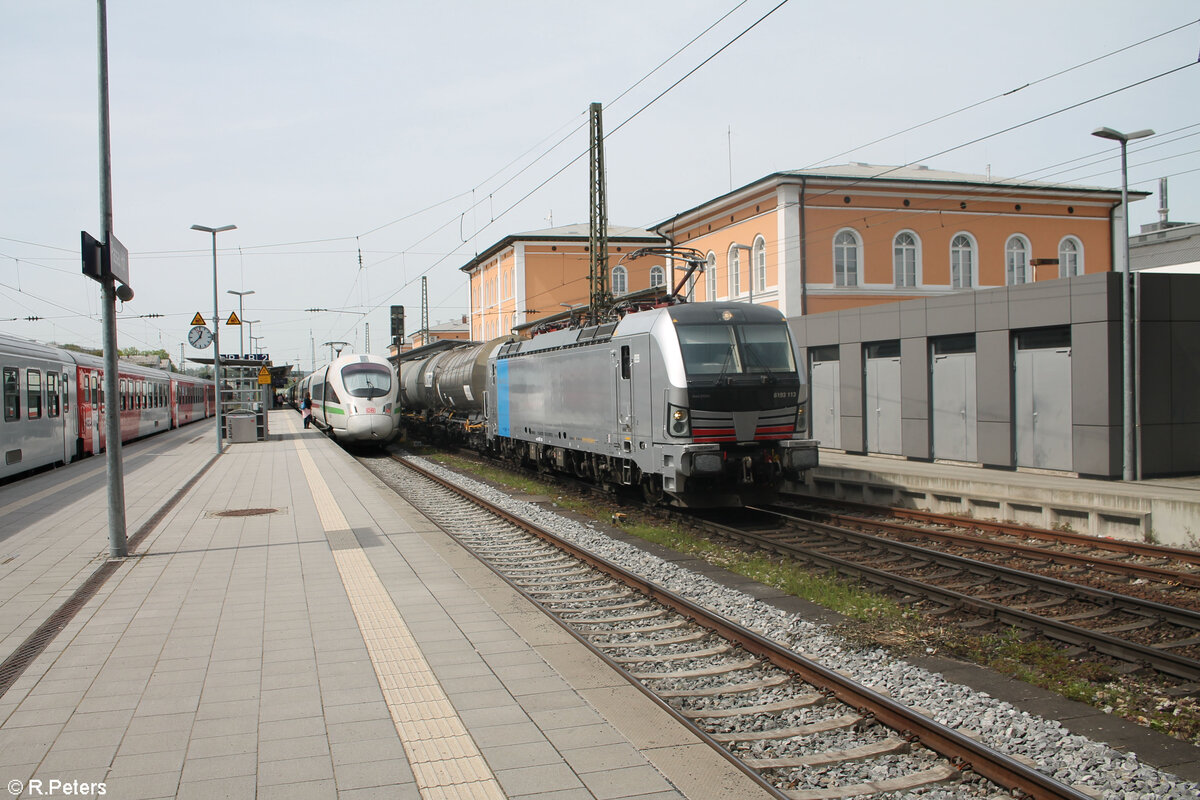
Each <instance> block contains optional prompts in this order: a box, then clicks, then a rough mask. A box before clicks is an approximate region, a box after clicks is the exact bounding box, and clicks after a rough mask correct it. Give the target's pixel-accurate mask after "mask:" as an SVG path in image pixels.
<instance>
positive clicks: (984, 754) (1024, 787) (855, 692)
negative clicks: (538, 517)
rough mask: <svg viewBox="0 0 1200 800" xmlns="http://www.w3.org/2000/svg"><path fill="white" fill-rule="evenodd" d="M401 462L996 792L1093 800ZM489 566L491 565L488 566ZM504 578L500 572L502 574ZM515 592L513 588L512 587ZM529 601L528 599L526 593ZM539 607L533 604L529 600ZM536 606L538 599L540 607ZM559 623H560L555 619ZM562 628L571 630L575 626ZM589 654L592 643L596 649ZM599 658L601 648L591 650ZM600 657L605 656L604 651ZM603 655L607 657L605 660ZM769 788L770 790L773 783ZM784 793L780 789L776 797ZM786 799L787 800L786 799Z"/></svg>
mask: <svg viewBox="0 0 1200 800" xmlns="http://www.w3.org/2000/svg"><path fill="white" fill-rule="evenodd" d="M395 458H396V460H397V461H399V462H400V463H402V464H404V466H405V467H408V468H410V469H413V470H414V471H416V472H418V473H419V474H421V475H423V476H425V477H427V478H429V479H431V480H433V481H435V482H436V483H438V484H440V485H441V486H444V487H445V488H447V489H449V490H450V491H453V492H454V493H456V494H458V495H459V496H461V497H463V498H465V499H467V500H469V501H471V502H473V503H476V504H478V505H480V506H481V507H483V508H486V509H487V510H488V511H490V512H491V513H493V514H495V515H496V516H498V517H500V518H501V519H504V520H505V521H506V522H509V523H511V524H513V525H515V526H517V527H519V528H521V529H522V530H525V531H527V532H529V533H531V534H533V535H535V536H537V537H538V538H540V539H543V540H545V541H547V542H550V543H551V544H553V545H554V546H555V547H559V548H562V549H564V550H566V551H567V552H569V553H571V554H572V555H573V556H575V557H576V558H579V559H580V560H581V561H584V562H585V563H587V564H589V565H590V566H592V567H594V568H596V569H597V570H599V571H601V572H603V573H604V574H606V575H609V576H610V577H612V578H614V579H616V580H618V581H620V582H622V583H625V584H627V585H630V586H633V587H634V588H636V589H637V590H638V591H641V592H643V593H644V594H646V595H647V596H649V597H651V598H653V599H655V600H657V601H658V602H660V603H662V604H663V605H666V606H668V607H670V608H672V609H674V610H675V611H677V612H678V613H680V614H682V615H684V616H686V617H688V618H690V619H692V620H693V621H694V622H696V623H697V624H699V625H701V626H703V627H706V628H709V629H710V630H712V631H714V632H716V633H717V634H718V635H721V636H724V637H725V638H727V639H729V640H731V641H734V642H736V643H738V644H739V645H741V646H742V647H744V648H745V649H746V650H747V651H748V652H751V653H753V654H755V655H757V656H759V657H761V658H763V659H765V660H766V661H769V662H770V663H772V664H774V665H775V666H777V667H779V668H780V669H783V670H785V671H787V672H791V673H793V674H796V675H798V676H799V677H800V678H801V679H803V680H805V681H806V682H808V683H810V684H812V685H813V686H815V687H817V688H819V689H822V690H824V691H828V692H829V693H830V694H832V695H833V696H834V697H836V698H837V699H838V700H840V701H841V702H843V703H845V704H847V705H849V706H851V707H852V708H854V709H856V710H858V711H859V712H860V713H862V714H864V715H870V716H871V717H873V718H875V719H876V720H878V721H879V722H880V723H881V724H883V725H885V726H887V727H889V728H891V729H892V730H894V731H897V732H899V733H900V734H902V735H903V736H904V737H905V738H907V739H909V740H915V741H918V742H920V743H921V744H923V745H925V746H926V747H928V748H929V749H930V750H933V751H934V752H936V753H938V754H940V755H941V756H943V757H944V758H947V759H949V761H950V762H951V764H952V765H953V766H955V767H956V768H957V769H959V770H966V769H970V770H972V771H974V772H976V773H977V774H979V775H981V776H983V777H985V778H987V779H988V780H990V781H992V782H993V783H996V784H997V785H999V786H1001V787H1003V788H1005V789H1007V790H1008V791H1011V792H1021V793H1024V795H1026V796H1027V797H1029V798H1031V799H1032V800H1091V799H1090V796H1089V795H1087V794H1084V793H1083V792H1080V791H1079V790H1077V789H1075V788H1073V787H1071V786H1068V785H1066V784H1064V783H1062V782H1060V781H1058V780H1055V779H1054V778H1052V777H1051V776H1049V775H1046V774H1045V773H1043V772H1040V771H1039V770H1037V769H1034V768H1033V767H1030V766H1027V765H1026V764H1024V763H1022V762H1021V761H1019V760H1017V759H1015V758H1013V757H1012V756H1009V755H1007V754H1005V753H1001V752H1000V751H998V750H994V749H992V748H990V747H988V746H987V745H985V744H983V743H981V742H978V741H976V740H975V739H972V738H971V737H969V736H966V735H964V734H962V733H959V732H958V731H956V730H954V729H952V728H949V727H947V726H945V725H942V724H941V723H939V722H937V721H936V720H932V719H930V718H928V717H926V716H924V715H923V714H920V713H918V712H916V711H914V710H912V709H910V708H908V707H906V706H904V705H902V704H901V703H898V702H896V701H895V700H892V699H891V698H889V697H886V696H884V695H882V694H880V693H878V692H875V691H873V690H871V689H868V688H867V687H865V686H861V685H860V684H858V683H856V682H855V681H853V680H851V679H850V678H847V677H845V676H843V675H840V674H839V673H837V672H835V671H833V670H830V669H828V668H826V667H824V666H822V665H821V664H818V663H817V662H815V661H813V660H811V659H808V658H805V657H804V656H801V655H799V654H798V653H794V652H792V651H790V650H788V649H786V648H784V647H783V646H782V645H780V644H777V643H776V642H774V641H772V640H770V639H767V638H765V637H763V636H761V635H760V634H757V633H755V632H754V631H752V630H750V629H748V628H745V627H743V626H741V625H738V624H736V623H733V622H730V621H729V620H727V619H724V618H722V617H721V616H719V615H718V614H716V613H715V612H713V611H710V610H709V609H707V608H705V607H704V606H701V605H699V604H697V603H695V602H693V601H691V600H688V599H687V598H685V597H683V596H681V595H677V594H675V593H674V592H671V591H670V590H667V589H664V588H662V587H660V586H657V585H656V584H654V583H651V582H650V581H648V580H647V579H645V578H643V577H641V576H640V575H637V574H635V573H633V572H630V571H628V570H626V569H625V568H623V567H621V566H619V565H617V564H614V563H612V562H610V561H608V560H607V559H604V558H602V557H600V556H596V555H594V554H592V553H590V552H588V551H587V550H584V549H582V548H580V547H579V546H577V545H575V544H573V543H571V542H568V541H566V540H564V539H561V538H559V537H558V536H555V535H554V534H553V533H550V532H549V531H545V530H543V529H541V528H539V527H538V526H537V525H535V524H533V523H531V522H529V521H528V520H525V519H522V518H521V517H518V516H516V515H514V514H511V513H510V512H508V511H505V510H504V509H502V508H499V507H497V506H495V505H493V504H491V503H488V502H487V501H486V500H483V499H482V498H478V497H476V496H474V495H472V494H471V493H470V492H468V491H466V490H465V489H462V488H461V487H459V486H456V485H454V484H453V483H451V482H449V481H447V480H444V479H442V478H441V477H439V476H437V475H435V474H433V473H431V472H429V471H428V470H426V469H424V468H422V467H421V466H420V465H418V464H414V463H413V462H411V461H409V460H408V459H404V458H402V457H395ZM485 563H486V562H485ZM497 574H499V573H497ZM510 585H511V584H510ZM522 594H524V595H525V596H526V597H529V595H528V594H526V593H525V592H523V591H522ZM530 599H531V600H533V598H532V597H530ZM534 602H535V603H536V600H535V601H534ZM551 617H552V618H554V619H557V617H554V616H553V615H551ZM560 624H563V625H564V627H565V628H566V629H567V630H570V628H569V627H567V626H566V625H565V623H561V622H560ZM576 638H579V639H580V640H581V641H584V642H585V643H586V640H583V639H582V637H579V636H578V635H576ZM589 647H590V644H589ZM592 649H593V651H595V648H592ZM597 652H598V651H597ZM601 655H602V654H601ZM605 660H606V661H609V662H610V663H613V666H614V667H615V668H617V669H618V671H619V672H620V673H621V674H623V675H625V676H626V678H627V679H628V680H629V681H630V682H631V683H632V684H633V685H635V686H638V687H639V688H640V689H641V690H642V691H643V692H645V693H647V694H648V696H650V697H653V698H654V699H655V700H656V702H658V703H659V704H660V705H661V706H663V707H665V708H667V709H669V710H671V712H672V714H673V715H674V716H675V717H676V718H677V719H680V720H681V721H685V722H686V718H684V717H682V716H681V715H679V714H678V713H677V712H676V711H675V710H674V709H672V708H671V707H670V706H669V705H667V704H666V703H665V702H663V701H662V700H661V699H660V698H657V697H656V696H655V695H654V694H653V693H652V692H651V691H650V690H649V689H648V688H646V687H644V686H642V685H641V684H640V682H638V681H637V680H635V679H634V678H633V677H632V676H630V675H628V674H627V673H626V672H625V670H623V669H620V667H619V665H616V664H615V662H611V659H608V658H606V659H605ZM689 727H691V728H692V729H693V730H695V731H697V732H698V735H700V736H701V738H702V739H704V740H705V741H706V742H708V743H709V744H710V745H711V746H713V747H716V749H718V750H719V751H721V752H722V753H725V754H726V758H728V759H729V760H730V761H731V762H732V763H734V764H736V765H737V766H738V767H739V769H741V770H742V771H743V772H746V773H747V774H749V775H752V776H755V777H756V778H757V779H758V780H759V781H762V778H761V777H760V776H757V775H756V773H755V771H754V770H753V769H752V768H750V767H748V766H746V765H745V764H742V763H741V762H740V760H739V759H737V757H736V756H734V755H733V754H732V753H729V752H728V751H727V750H726V749H725V748H723V747H720V746H719V745H718V744H716V743H715V742H714V741H713V740H712V739H711V738H710V737H709V736H708V734H707V733H705V732H704V731H703V730H700V729H699V728H697V727H695V726H694V724H689ZM767 785H768V786H769V784H767ZM773 791H778V790H773ZM784 796H787V795H786V794H785V795H784Z"/></svg>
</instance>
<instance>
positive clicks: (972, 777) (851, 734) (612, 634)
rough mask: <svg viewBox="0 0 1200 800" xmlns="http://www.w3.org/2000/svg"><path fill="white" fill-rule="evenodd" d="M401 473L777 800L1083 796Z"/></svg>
mask: <svg viewBox="0 0 1200 800" xmlns="http://www.w3.org/2000/svg"><path fill="white" fill-rule="evenodd" d="M404 469H405V470H410V471H411V472H406V473H405V475H406V477H403V478H400V477H393V478H390V479H389V478H388V477H387V476H386V475H383V474H381V475H380V476H381V477H382V478H384V480H385V481H388V482H389V483H391V484H392V485H394V486H396V485H401V486H402V487H403V488H402V489H401V494H402V495H404V496H405V497H406V499H408V500H409V502H412V503H413V504H414V505H416V506H417V507H418V508H420V509H421V510H422V511H423V512H425V513H426V514H428V515H430V516H431V517H432V518H433V519H434V520H435V521H437V522H439V524H441V525H442V526H443V527H444V528H445V529H446V530H447V531H448V532H450V533H451V534H452V535H454V536H455V537H456V538H457V539H458V540H459V541H460V542H462V543H463V544H464V545H465V546H467V547H468V548H469V549H471V550H472V551H473V552H475V553H476V555H477V556H478V557H480V558H481V559H482V560H484V561H485V562H486V563H488V564H489V565H490V566H491V567H492V569H494V570H495V571H496V572H497V573H498V574H499V575H501V576H502V577H503V578H504V579H505V580H507V581H508V582H509V583H510V584H511V585H513V586H514V587H515V588H517V589H518V590H519V591H521V592H522V593H523V594H525V595H526V596H527V597H529V598H530V599H531V600H532V601H534V602H535V603H537V604H538V605H540V606H541V607H542V608H543V609H545V610H546V611H547V613H549V614H550V615H551V616H552V617H553V618H555V619H556V620H557V621H558V622H559V623H560V624H561V625H563V626H564V627H565V628H566V629H567V630H570V631H572V632H573V633H574V634H575V636H576V637H577V638H578V639H579V640H580V641H582V642H583V643H585V644H586V645H588V646H589V647H591V648H592V649H593V650H594V651H595V652H597V653H598V654H599V655H600V656H601V657H602V658H604V659H605V660H606V661H607V662H608V663H609V664H611V665H612V666H613V667H614V668H615V669H618V670H620V671H621V672H622V673H623V674H625V676H626V677H627V678H628V679H629V680H630V681H631V682H632V683H633V684H634V685H636V686H638V687H639V688H641V689H642V691H644V692H645V693H647V694H648V695H649V696H651V697H653V698H655V699H656V701H657V702H659V703H660V704H661V705H663V706H664V707H665V708H668V709H670V710H671V711H672V713H674V714H675V715H676V716H677V718H678V719H680V720H681V723H682V724H685V725H687V726H688V727H690V728H691V729H692V730H693V731H694V732H695V733H696V735H697V736H699V737H700V738H701V739H703V740H705V741H707V742H708V743H709V744H710V745H712V746H713V747H716V748H717V749H718V750H720V751H721V752H722V753H724V754H725V755H726V757H727V758H729V759H730V760H731V761H732V762H733V763H735V764H737V765H738V766H739V767H740V768H741V769H743V770H744V771H746V772H747V773H748V774H750V775H752V776H754V777H755V778H756V779H757V780H759V781H760V782H761V783H762V785H763V786H764V787H767V788H769V790H770V791H771V792H772V793H774V794H775V796H777V797H787V798H793V799H794V800H822V799H823V798H838V797H852V796H865V795H870V794H881V793H885V792H902V791H917V792H923V791H943V790H939V789H930V788H929V787H937V786H941V785H943V784H947V783H950V784H951V786H950V788H949V789H947V790H944V791H947V792H948V793H947V794H944V795H940V796H945V797H950V796H953V797H964V798H970V797H981V798H982V797H995V796H996V793H997V791H998V788H997V787H1001V788H1002V789H1003V790H1005V791H1008V792H1010V793H1011V794H1012V796H1014V797H1039V798H1079V799H1080V800H1082V798H1084V797H1088V796H1089V795H1088V794H1087V793H1085V792H1084V791H1082V790H1081V789H1080V788H1075V787H1072V786H1069V785H1067V784H1065V783H1063V782H1060V781H1058V780H1056V779H1055V778H1053V777H1050V775H1048V774H1046V773H1045V772H1043V771H1039V770H1038V769H1036V768H1034V767H1032V766H1031V765H1030V764H1029V763H1027V761H1026V760H1023V759H1022V758H1020V757H1018V756H1015V755H1008V754H1005V753H1003V752H1000V751H999V750H996V749H994V748H992V747H989V746H987V745H985V744H983V743H982V742H981V741H980V740H979V739H980V737H981V736H983V735H984V734H985V732H984V731H975V732H973V733H964V732H961V731H959V730H956V729H954V728H952V727H949V726H947V725H945V724H942V723H940V722H938V721H936V720H935V719H933V718H932V715H931V713H930V712H928V711H925V712H922V711H919V710H915V709H913V708H911V707H909V706H908V705H907V704H906V703H903V702H900V701H898V700H896V699H893V698H892V697H890V696H888V694H887V693H886V692H884V691H880V690H879V688H878V687H875V688H872V687H871V686H867V685H864V684H863V683H861V682H859V681H856V680H853V679H851V678H849V677H847V676H846V675H843V674H841V673H840V672H839V671H838V669H837V668H834V667H831V666H829V665H827V664H823V663H821V662H820V661H819V660H817V659H816V658H812V657H806V656H804V655H801V654H799V653H797V652H795V651H794V650H793V649H789V648H788V647H784V646H782V645H780V644H779V643H778V642H776V641H775V640H774V639H773V638H770V637H768V636H764V635H763V634H761V633H759V632H756V631H754V630H751V629H750V628H748V627H746V626H744V625H743V624H740V623H738V622H735V621H731V620H729V619H727V618H726V616H725V615H724V614H722V613H717V612H714V611H712V610H710V609H709V608H708V607H706V605H703V604H701V603H698V602H695V601H694V600H691V599H688V598H687V597H685V596H683V595H682V594H680V593H678V592H676V591H674V590H672V589H670V588H666V587H664V586H663V585H660V583H659V581H657V580H652V579H648V578H644V577H641V576H640V575H638V574H635V573H634V572H632V571H630V570H627V569H625V568H623V567H621V566H618V565H617V564H616V563H614V562H613V561H611V560H608V559H606V558H603V557H599V556H596V555H593V554H592V553H591V552H590V550H589V548H587V547H583V546H580V545H579V544H576V543H573V542H571V541H568V540H567V539H565V538H563V537H561V536H558V535H556V534H554V533H551V532H549V531H547V530H545V529H543V528H541V527H540V526H538V525H536V524H533V523H531V522H529V521H528V520H526V519H523V518H520V517H516V516H514V515H513V514H511V513H510V512H508V511H505V510H503V509H502V508H498V507H496V506H494V505H492V504H490V503H488V502H487V501H483V500H481V499H479V498H477V497H475V496H474V495H473V494H472V493H471V492H468V491H466V490H463V489H460V488H458V487H457V486H454V485H452V484H451V482H450V481H449V480H447V479H445V478H442V477H439V476H438V475H436V474H433V473H430V472H428V471H427V470H425V469H424V468H422V467H419V466H418V465H417V464H415V463H413V462H411V461H408V460H405V463H404ZM376 471H377V474H380V471H379V470H376ZM418 471H419V473H420V475H421V477H416V475H417V474H418ZM460 481H461V479H457V480H455V483H458V482H460ZM449 492H454V493H455V495H456V496H458V497H461V498H464V500H466V499H469V501H470V502H471V503H473V504H476V506H472V507H469V508H468V507H466V506H465V505H464V500H458V501H454V502H451V501H449V500H448V499H447V497H448V496H449V495H448V493H449ZM596 535H597V536H600V534H596ZM930 796H939V795H930Z"/></svg>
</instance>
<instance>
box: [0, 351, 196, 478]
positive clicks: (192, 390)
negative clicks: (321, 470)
mask: <svg viewBox="0 0 1200 800" xmlns="http://www.w3.org/2000/svg"><path fill="white" fill-rule="evenodd" d="M118 370H119V372H118V394H119V395H120V397H119V398H118V399H117V400H116V401H115V402H114V403H113V404H112V405H113V406H114V407H116V408H118V409H119V413H120V415H121V441H122V442H127V441H130V440H132V439H139V438H141V437H143V436H149V435H151V434H154V433H162V432H163V431H168V430H171V429H172V428H178V427H179V426H181V425H186V424H188V423H189V422H196V421H197V420H201V419H204V418H206V417H211V416H212V415H213V414H214V413H216V412H215V403H214V400H213V385H212V381H206V380H203V379H201V378H197V377H194V376H192V375H181V374H179V373H175V372H168V371H166V370H161V369H151V368H148V367H140V366H137V365H136V364H130V363H126V362H124V361H122V362H119V364H118ZM103 376H104V359H102V358H100V357H99V356H93V355H88V354H86V353H76V352H73V351H70V350H63V349H61V348H58V347H52V346H48V345H44V344H39V343H37V342H33V341H30V340H28V339H20V338H17V337H15V336H8V335H6V334H0V391H2V392H3V398H4V413H3V417H0V454H2V456H3V460H2V461H0V480H4V479H6V478H9V477H12V476H14V475H19V474H21V473H24V472H28V471H30V470H34V469H38V468H40V467H45V466H51V465H54V464H65V463H69V462H71V461H74V460H76V459H79V458H83V457H84V456H89V455H93V454H95V453H99V452H101V451H103V450H104V447H105V435H106V434H105V414H106V413H107V410H108V407H109V404H108V403H106V402H105V397H104V380H103Z"/></svg>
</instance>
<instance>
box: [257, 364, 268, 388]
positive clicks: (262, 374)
mask: <svg viewBox="0 0 1200 800" xmlns="http://www.w3.org/2000/svg"><path fill="white" fill-rule="evenodd" d="M270 383H271V370H269V369H267V368H266V367H260V368H259V370H258V385H259V386H268V385H270Z"/></svg>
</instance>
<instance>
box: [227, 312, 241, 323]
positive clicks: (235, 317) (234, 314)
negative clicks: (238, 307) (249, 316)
mask: <svg viewBox="0 0 1200 800" xmlns="http://www.w3.org/2000/svg"><path fill="white" fill-rule="evenodd" d="M225 324H226V325H241V324H242V321H241V320H240V319H238V315H237V312H236V311H231V312H230V313H229V319H228V320H227V321H226V322H225Z"/></svg>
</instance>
